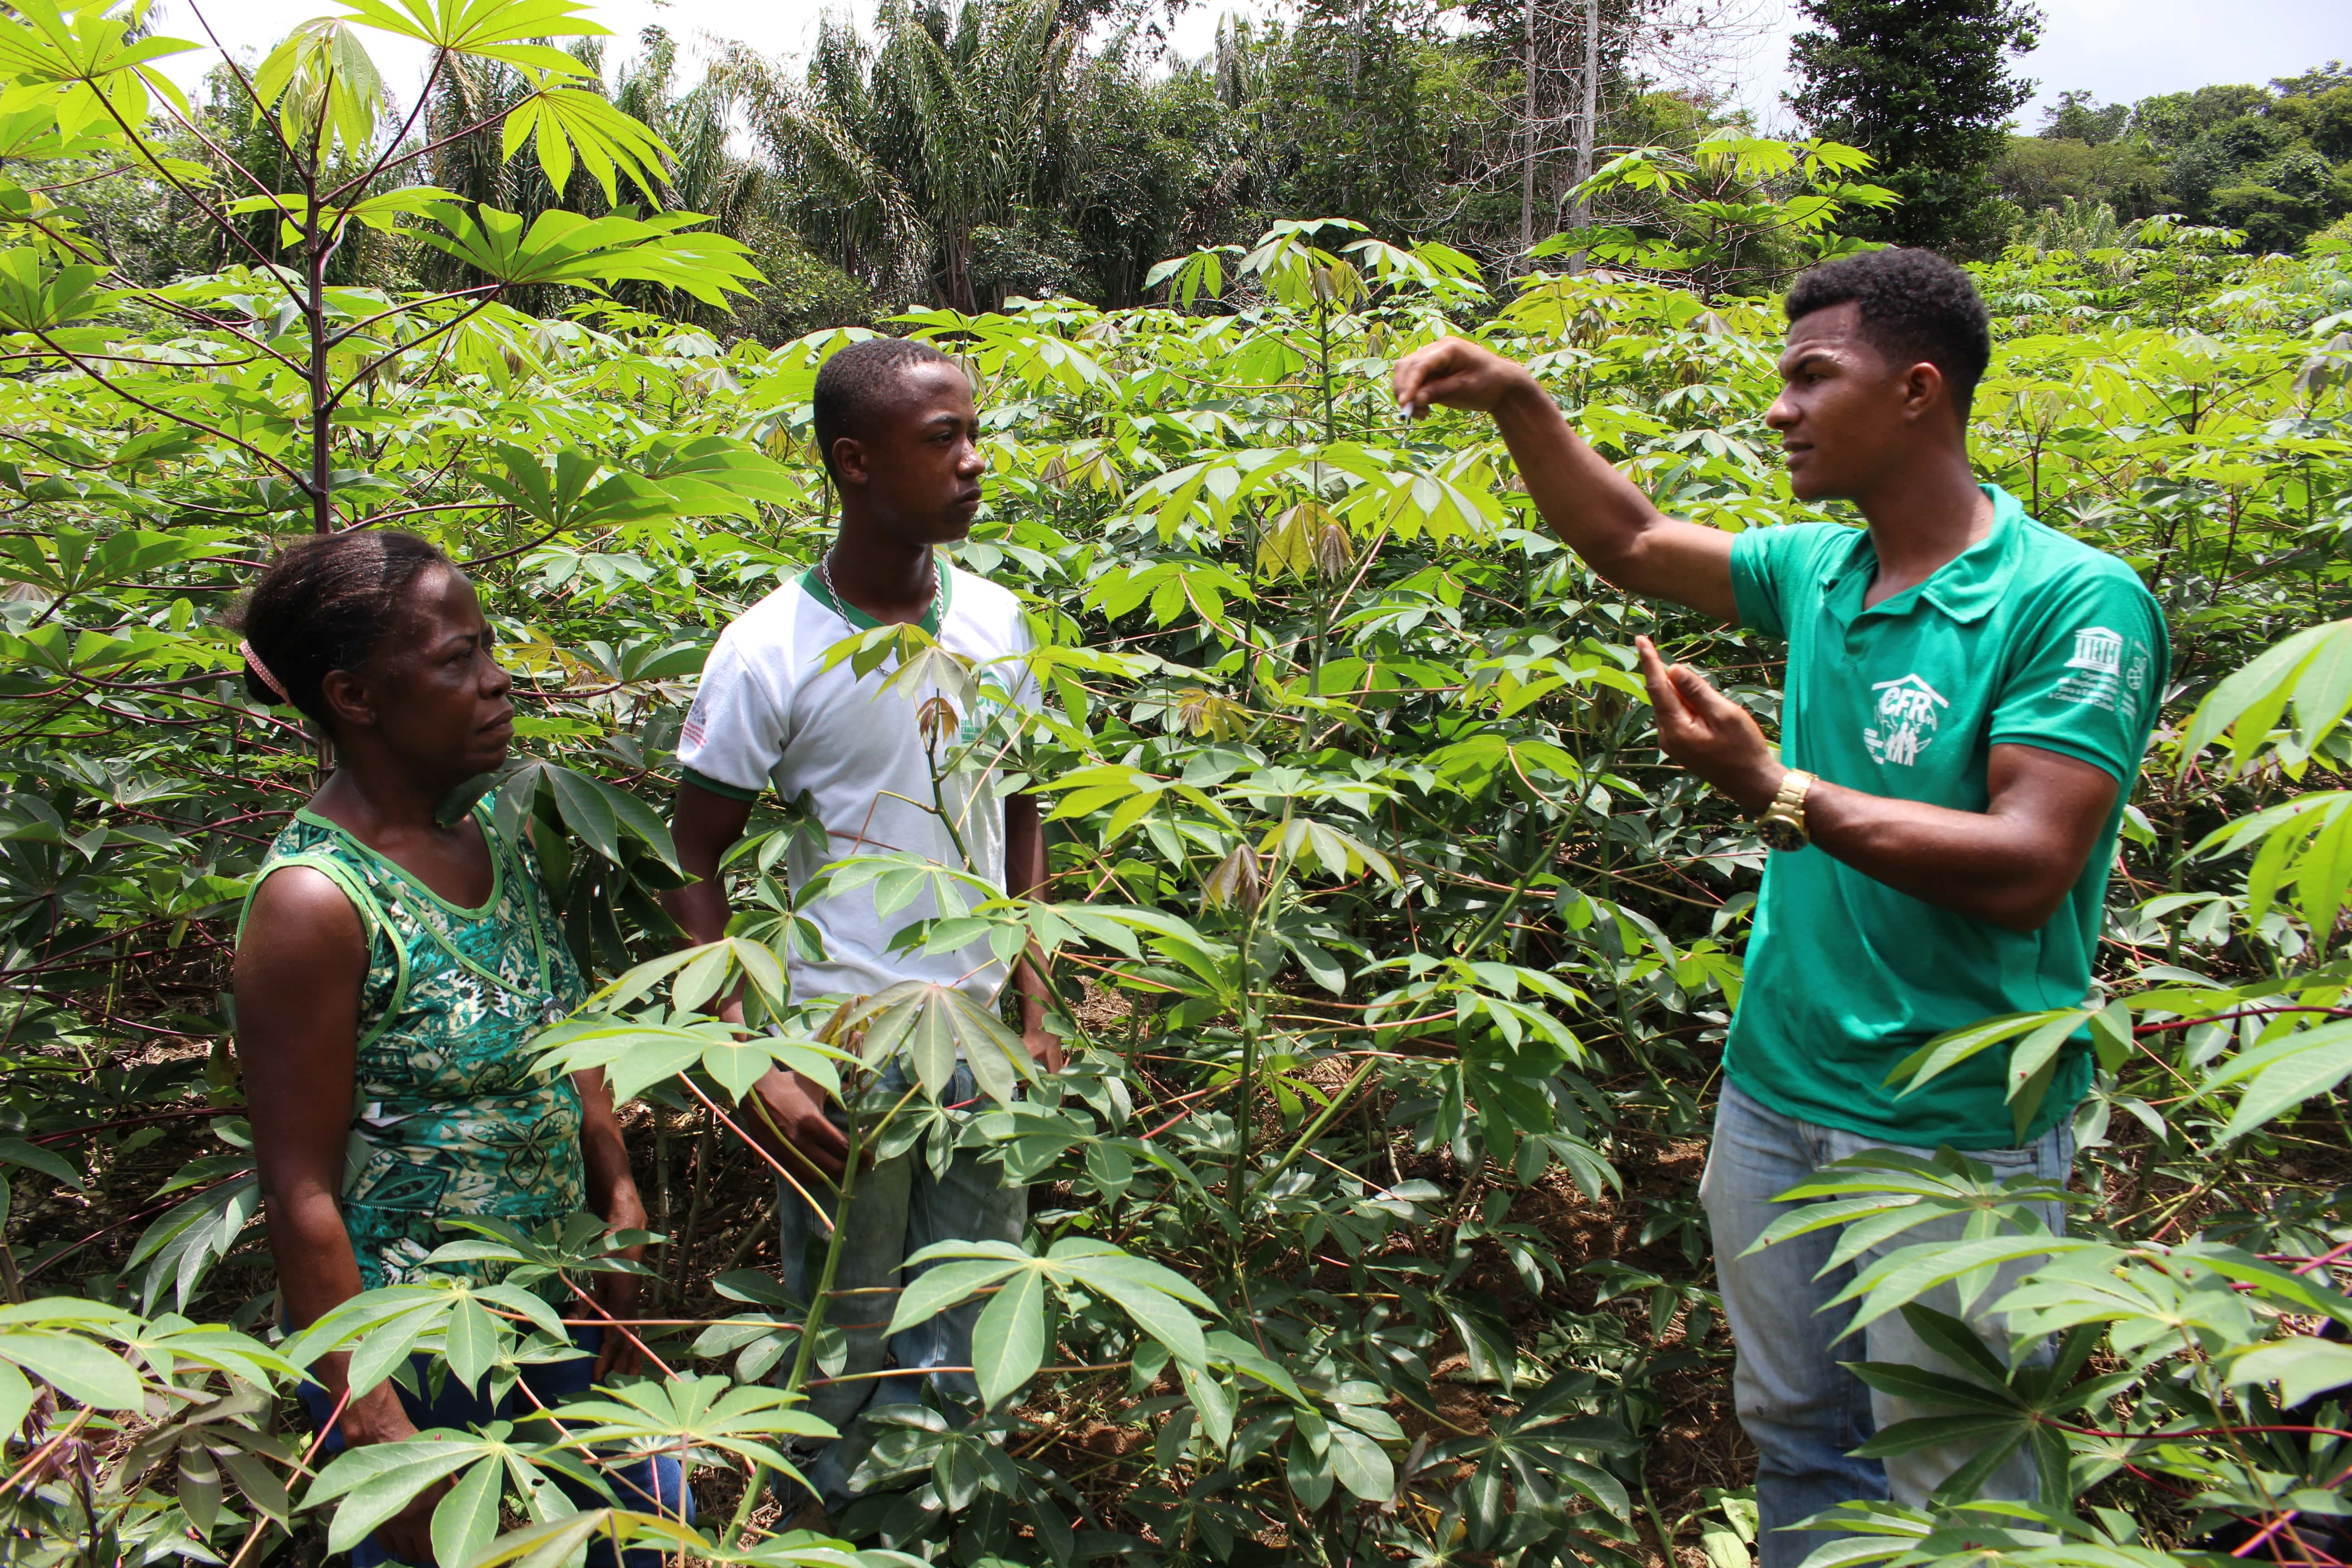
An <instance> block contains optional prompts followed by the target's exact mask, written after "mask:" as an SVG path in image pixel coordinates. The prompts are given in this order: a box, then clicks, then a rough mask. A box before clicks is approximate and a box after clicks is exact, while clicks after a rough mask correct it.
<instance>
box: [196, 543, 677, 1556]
mask: <svg viewBox="0 0 2352 1568" xmlns="http://www.w3.org/2000/svg"><path fill="white" fill-rule="evenodd" d="M243 614H244V626H245V633H246V639H247V640H246V646H245V654H246V659H247V685H248V687H249V688H250V689H251V690H252V691H253V693H254V695H255V696H256V697H257V699H259V700H263V701H266V702H284V703H288V704H289V705H291V706H292V707H294V708H297V709H299V710H300V711H301V712H302V713H303V714H304V715H305V716H307V717H308V718H309V719H310V721H312V723H313V724H314V725H316V726H317V727H318V728H319V729H320V731H323V732H325V733H326V734H327V735H328V736H329V737H331V741H332V742H333V747H334V754H335V759H336V761H337V763H338V764H339V765H338V766H337V768H336V771H335V773H334V774H333V775H332V776H331V778H329V779H328V781H327V783H326V784H325V786H324V787H323V788H321V789H320V791H319V793H318V794H317V795H315V796H313V797H312V798H311V800H310V804H309V805H307V806H305V807H304V809H303V810H302V811H301V812H299V814H298V815H297V816H295V818H294V820H293V822H292V823H291V824H290V825H289V826H288V827H287V829H286V830H285V832H284V833H282V834H281V835H279V837H278V840H277V842H276V843H275V844H273V845H272V846H271V847H270V851H269V856H268V859H267V860H266V861H265V863H264V864H263V866H262V868H261V870H260V872H259V874H258V875H257V877H256V878H255V879H254V885H253V891H252V894H251V896H250V898H249V900H248V902H247V910H246V917H245V921H244V924H243V926H242V927H241V929H240V931H239V933H238V941H237V953H236V1014H237V1020H236V1021H237V1035H236V1047H237V1055H238V1058H239V1061H240V1065H241V1067H242V1068H243V1076H244V1080H245V1087H246V1096H247V1104H248V1107H249V1110H250V1114H251V1118H252V1125H253V1131H254V1145H255V1149H256V1151H257V1155H258V1157H259V1162H260V1166H261V1180H262V1190H263V1194H264V1197H265V1200H266V1204H267V1210H268V1226H269V1240H270V1246H271V1248H272V1250H273V1251H274V1252H275V1253H276V1255H277V1260H278V1289H279V1297H280V1301H281V1305H282V1308H283V1310H284V1313H285V1315H286V1317H287V1318H288V1319H289V1321H290V1322H292V1323H293V1324H295V1325H298V1326H299V1325H301V1324H306V1323H308V1322H310V1321H312V1320H314V1319H316V1318H317V1317H318V1316H319V1315H320V1314H321V1313H322V1312H325V1311H326V1310H329V1309H330V1308H331V1307H333V1306H335V1305H336V1304H338V1303H339V1302H341V1301H343V1300H348V1299H349V1298H350V1297H352V1296H353V1295H355V1294H357V1293H358V1292H360V1291H361V1290H363V1289H373V1288H376V1287H378V1286H382V1285H386V1284H398V1283H401V1282H403V1281H406V1280H410V1279H415V1278H416V1277H417V1276H418V1275H420V1274H421V1273H424V1272H425V1271H427V1270H428V1269H446V1270H448V1271H451V1272H466V1273H472V1274H474V1276H475V1277H476V1278H480V1274H479V1270H480V1269H481V1268H482V1267H483V1266H481V1265H466V1264H459V1265H428V1264H427V1263H426V1262H425V1259H426V1258H427V1256H428V1255H429V1254H431V1253H432V1251H433V1250H434V1249H435V1248H436V1247H441V1246H443V1245H445V1244H446V1243H447V1242H450V1241H454V1240H458V1239H461V1238H462V1237H463V1236H464V1234H465V1233H463V1232H458V1231H450V1230H445V1229H443V1228H442V1222H443V1221H444V1220H447V1219H452V1218H459V1217H465V1218H496V1219H499V1220H502V1221H506V1222H509V1223H511V1224H515V1225H519V1226H524V1227H527V1228H535V1227H537V1226H541V1225H542V1224H545V1223H546V1222H548V1221H550V1220H555V1219H560V1218H562V1216H564V1215H569V1214H572V1213H573V1212H575V1211H577V1210H579V1209H582V1208H589V1209H593V1211H594V1212H595V1213H596V1214H598V1215H601V1216H602V1217H603V1218H604V1221H605V1223H606V1224H607V1225H608V1226H612V1227H614V1228H615V1229H619V1228H626V1227H634V1226H641V1225H643V1223H644V1221H645V1209H644V1205H642V1204H641V1203H640V1202H639V1201H638V1197H637V1192H636V1187H635V1183H634V1182H633V1181H632V1180H631V1179H630V1175H629V1164H628V1158H627V1154H626V1152H625V1150H624V1148H623V1146H622V1142H621V1131H620V1124H619V1122H618V1121H617V1119H616V1118H615V1115H614V1108H613V1102H612V1096H611V1094H610V1093H609V1092H608V1091H607V1090H606V1089H605V1088H604V1081H603V1079H602V1076H601V1075H598V1074H581V1075H577V1076H575V1077H573V1078H571V1079H564V1078H558V1077H551V1076H549V1075H547V1074H544V1073H541V1071H539V1070H538V1069H537V1068H536V1067H535V1065H534V1056H535V1053H534V1052H533V1050H532V1049H531V1047H530V1037H531V1036H532V1035H533V1034H534V1033H536V1032H537V1031H538V1030H539V1029H540V1028H541V1026H544V1025H545V1024H546V1023H548V1022H549V1021H551V1019H553V1018H555V1017H556V1016H560V1015H561V1014H562V1013H563V1012H565V1011H568V1010H569V1009H570V1008H571V1007H572V1006H573V1005H576V1004H577V1003H578V1002H579V1000H580V999H581V996H582V994H583V985H582V982H581V976H580V973H579V971H578V969H577V968H576V967H575V966H574V964H573V963H572V957H571V954H570V953H569V952H567V951H566V950H565V948H564V947H563V945H562V941H561V939H560V937H559V935H558V932H557V928H556V924H555V919H554V913H553V910H551V907H550V903H549V900H548V896H547V891H546V889H545V886H544V884H543V883H542V881H541V877H540V871H539V867H538V864H537V862H536V861H535V860H534V858H532V855H531V852H530V847H529V845H528V843H527V842H525V841H523V840H521V839H520V838H517V837H509V836H507V835H504V834H501V833H499V831H498V830H497V828H496V827H495V826H494V824H493V822H492V820H491V816H490V813H489V812H488V811H487V810H485V809H483V808H481V807H479V806H475V807H472V808H470V809H460V810H458V811H457V812H456V813H455V814H454V819H450V818H445V816H443V815H442V812H443V807H444V805H445V803H446V802H448V801H449V800H451V799H452V798H453V797H455V796H459V795H462V792H463V788H464V786H465V785H466V784H467V781H469V780H474V779H478V778H479V777H480V776H481V775H484V774H487V773H492V772H495V771H496V770H497V769H498V768H499V765H500V764H501V763H503V762H504V761H505V759H506V754H507V746H508V742H509V740H510V739H511V737H512V735H513V732H514V704H513V702H512V701H511V700H510V699H509V688H510V685H511V682H510V681H509V678H508V676H507V674H506V672H505V671H504V670H502V669H501V668H499V665H498V662H497V660H496V659H495V658H493V657H492V656H491V651H490V629H489V626H488V623H487V622H486V621H485V620H484V618H483V616H482V610H481V606H480V605H479V603H478V601H477V599H476V597H475V594H474V589H473V585H472V584H470V583H468V582H467V580H466V578H465V576H464V575H463V574H461V573H459V572H458V571H457V568H456V567H454V566H452V565H451V564H450V563H449V562H448V561H447V560H446V558H444V557H443V556H442V555H441V553H440V552H438V551H437V550H436V549H434V547H433V546H431V545H430V544H427V543H425V542H424V541H422V540H419V539H416V538H415V537H413V536H411V535H407V534H401V533H390V532H375V531H369V532H353V533H344V534H337V535H331V536H328V537H325V538H321V539H317V540H311V541H307V542H304V543H302V544H300V545H298V546H296V547H295V548H294V549H292V550H289V552H287V553H286V554H285V555H284V556H283V557H281V558H280V560H279V561H278V563H277V564H276V565H274V566H273V567H272V568H271V569H270V571H269V572H268V574H267V575H265V576H264V578H263V579H262V581H261V583H260V584H259V585H258V586H257V588H256V589H255V590H254V592H253V595H252V596H251V597H250V599H249V600H248V601H247V605H246V606H245V609H244V612H243ZM598 1279H599V1289H598V1298H599V1305H600V1306H601V1307H602V1308H603V1309H604V1311H605V1312H606V1313H609V1314H610V1315H611V1316H612V1317H614V1318H616V1319H623V1320H626V1319H628V1318H630V1317H632V1316H633V1315H634V1313H635V1279H632V1278H631V1277H629V1276H627V1275H620V1274H604V1275H600V1276H598ZM572 1305H573V1306H574V1307H575V1309H576V1308H577V1307H578V1305H579V1304H578V1303H576V1302H575V1303H572ZM570 1315H580V1316H585V1315H587V1314H586V1313H585V1312H584V1311H575V1313H574V1314H570ZM580 1342H581V1343H582V1344H583V1347H587V1348H590V1349H593V1350H594V1351H595V1352H597V1353H596V1357H595V1360H594V1361H593V1363H591V1362H590V1361H588V1360H585V1359H583V1360H580V1361H577V1362H572V1363H554V1366H553V1368H552V1369H550V1370H551V1373H560V1374H561V1376H562V1378H563V1379H564V1380H565V1381H567V1382H570V1383H574V1384H577V1385H578V1386H579V1387H580V1388H583V1389H584V1387H585V1386H586V1384H587V1382H588V1380H589V1377H590V1374H591V1367H592V1364H593V1374H594V1375H595V1376H596V1377H598V1378H600V1379H604V1378H611V1377H615V1376H621V1375H625V1374H627V1373H631V1372H633V1371H634V1370H635V1344H634V1343H633V1342H632V1341H631V1340H630V1339H629V1338H628V1337H627V1336H626V1335H625V1334H622V1333H618V1332H614V1333H611V1334H609V1335H608V1336H607V1335H603V1334H600V1333H598V1332H597V1331H593V1330H592V1331H585V1332H584V1333H583V1337H582V1338H581V1340H580ZM345 1368H346V1362H345V1358H344V1357H343V1356H341V1355H334V1356H329V1357H322V1358H321V1359H320V1362H319V1363H317V1364H315V1365H314V1366H313V1367H312V1368H311V1371H312V1372H313V1373H314V1374H316V1375H317V1376H318V1377H319V1379H320V1382H321V1383H322V1384H324V1385H325V1387H324V1402H323V1404H322V1405H321V1407H320V1408H316V1409H314V1411H313V1418H314V1419H315V1420H317V1421H319V1422H320V1423H321V1424H322V1425H323V1424H325V1423H326V1422H328V1421H332V1422H333V1423H334V1431H333V1433H332V1434H331V1440H332V1446H335V1447H340V1446H341V1445H342V1444H370V1443H382V1442H392V1441H397V1440H399V1439H401V1438H404V1437H406V1436H410V1435H411V1434H413V1433H414V1432H415V1430H416V1429H417V1428H418V1427H419V1426H455V1425H464V1424H468V1423H474V1422H478V1421H482V1420H488V1419H489V1418H491V1417H492V1416H493V1415H497V1414H498V1412H497V1411H495V1410H492V1409H491V1408H489V1407H488V1405H487V1404H483V1403H482V1402H481V1401H480V1400H478V1398H477V1396H476V1395H475V1394H473V1393H472V1391H467V1390H458V1391H457V1393H458V1394H460V1395H462V1399H460V1400H459V1402H458V1403H456V1404H451V1403H450V1402H449V1401H448V1400H446V1399H444V1400H442V1401H439V1402H436V1404H434V1405H430V1406H428V1405H423V1404H420V1403H419V1402H418V1400H417V1399H416V1398H415V1396H413V1395H405V1394H403V1392H402V1391H401V1390H399V1389H398V1388H397V1387H396V1386H395V1384H393V1383H392V1382H390V1381H386V1382H383V1383H380V1384H377V1385H376V1386H375V1387H374V1388H373V1389H371V1390H370V1391H369V1392H368V1393H366V1394H362V1395H361V1396H360V1397H358V1398H356V1399H350V1400H348V1402H347V1407H343V1408H341V1415H340V1416H339V1417H338V1416H337V1415H335V1411H336V1410H337V1409H338V1408H339V1407H341V1406H344V1405H346V1401H345V1398H344V1396H345V1394H346V1389H345V1386H344V1381H343V1380H344V1377H345ZM451 1383H452V1384H454V1383H455V1380H454V1379H452V1380H451ZM572 1391H573V1390H572V1389H570V1388H556V1387H553V1386H552V1385H551V1387H550V1389H549V1391H548V1392H550V1393H555V1394H562V1393H569V1392H572ZM304 1392H305V1394H306V1395H307V1394H312V1393H313V1392H314V1391H312V1390H310V1389H306V1390H305V1391H304ZM466 1399H472V1400H475V1401H476V1403H477V1404H480V1405H481V1408H479V1409H476V1408H473V1407H472V1406H470V1405H465V1404H464V1403H463V1400H466ZM444 1405H446V1406H447V1407H446V1408H444ZM672 1468H673V1469H674V1468H675V1462H674V1461H673V1462H672ZM645 1484H646V1485H647V1486H650V1487H655V1488H658V1486H659V1478H656V1479H654V1480H651V1481H648V1482H646V1483H645ZM669 1489H671V1490H675V1489H676V1482H675V1479H674V1478H673V1479H671V1486H670V1488H669ZM437 1500H438V1492H437V1490H428V1491H427V1492H426V1493H425V1494H424V1495H423V1496H422V1497H420V1498H418V1499H417V1500H416V1501H415V1503H414V1504H412V1505H411V1506H410V1508H409V1509H408V1510H405V1511H404V1513H403V1514H401V1515H400V1516H399V1517H397V1518H395V1519H394V1520H392V1521H389V1522H387V1523H386V1524H384V1525H383V1527H381V1528H380V1529H379V1530H378V1531H377V1535H376V1539H375V1540H374V1541H373V1542H368V1543H367V1544H366V1546H365V1547H363V1548H362V1549H361V1550H359V1551H355V1552H353V1554H352V1557H353V1561H354V1563H362V1562H382V1561H384V1560H385V1559H386V1558H388V1557H398V1558H400V1559H403V1560H405V1561H408V1562H411V1563H429V1562H431V1561H432V1549H431V1542H430V1537H429V1529H428V1524H429V1521H430V1518H431V1514H432V1509H433V1506H434V1504H435V1503H436V1501H437ZM671 1508H672V1511H675V1509H676V1503H675V1501H674V1500H673V1502H672V1504H671Z"/></svg>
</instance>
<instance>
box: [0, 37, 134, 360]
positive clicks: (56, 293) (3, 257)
mask: <svg viewBox="0 0 2352 1568" xmlns="http://www.w3.org/2000/svg"><path fill="white" fill-rule="evenodd" d="M0 26H5V17H0ZM105 276H106V268H102V267H95V266H88V265H84V264H82V263H79V262H75V263H69V264H68V265H65V266H61V267H60V266H51V265H48V264H47V259H46V258H45V257H44V256H43V254H42V253H41V252H40V251H39V250H37V249H36V248H34V247H31V246H28V245H26V246H17V247H15V248H13V249H9V250H0V332H46V331H52V330H54V329H56V328H58V327H62V326H65V325H67V324H68V323H69V322H73V321H82V320H85V319H87V318H89V317H91V316H95V315H99V314H101V313H103V312H104V311H107V310H111V309H113V308H114V305H115V303H116V302H117V301H118V300H121V299H122V298H123V297H124V291H123V290H121V289H102V288H100V286H99V284H100V279H103V278H104V277H105Z"/></svg>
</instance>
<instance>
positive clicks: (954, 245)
mask: <svg viewBox="0 0 2352 1568" xmlns="http://www.w3.org/2000/svg"><path fill="white" fill-rule="evenodd" d="M945 248H946V251H947V256H946V261H947V264H948V265H947V278H946V279H945V281H946V283H947V295H948V298H947V306H948V309H949V310H961V311H962V312H963V313H964V314H965V315H967V316H969V315H971V314H972V313H973V310H972V298H971V230H970V229H958V230H956V231H955V232H953V233H951V234H950V235H949V236H948V237H947V243H946V247H945Z"/></svg>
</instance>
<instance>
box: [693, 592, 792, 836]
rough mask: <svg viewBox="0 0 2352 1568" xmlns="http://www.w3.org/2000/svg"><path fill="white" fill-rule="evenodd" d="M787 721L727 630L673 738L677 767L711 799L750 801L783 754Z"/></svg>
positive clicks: (765, 784)
mask: <svg viewBox="0 0 2352 1568" xmlns="http://www.w3.org/2000/svg"><path fill="white" fill-rule="evenodd" d="M789 718H790V715H789V714H788V713H787V712H786V711H785V709H784V705H783V704H782V702H780V701H779V700H777V698H776V695H775V692H774V689H773V688H772V686H771V684H770V682H769V681H768V680H767V679H764V678H763V677H762V675H761V671H760V670H759V668H757V667H756V666H755V665H754V663H753V662H752V660H751V658H748V657H746V653H745V649H744V647H743V646H742V643H741V641H740V639H739V638H738V637H736V636H735V634H734V628H732V627H730V628H729V629H728V631H727V632H726V633H725V634H724V635H722V636H721V637H719V646H718V647H715V648H713V649H712V650H711V653H710V662H709V664H707V665H705V666H704V667H703V670H702V685H701V687H700V689H698V690H697V691H696V692H695V694H694V707H693V708H692V709H691V710H689V711H688V714H687V716H686V728H685V730H684V731H682V732H681V733H680V734H679V736H678V742H677V762H678V767H679V769H680V770H681V771H682V772H683V773H685V775H686V778H687V781H688V783H689V784H697V785H699V786H700V787H702V788H704V789H707V790H709V791H710V793H711V794H713V795H726V796H728V797H729V798H730V799H734V800H755V799H757V798H758V797H759V795H760V793H761V791H762V790H764V789H766V788H767V787H768V778H769V774H770V773H772V771H773V770H774V768H775V765H776V763H778V762H779V761H780V760H781V759H782V756H783V754H784V742H785V741H786V740H787V739H788V738H789V734H790V731H789V730H788V727H787V726H788V721H789Z"/></svg>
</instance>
